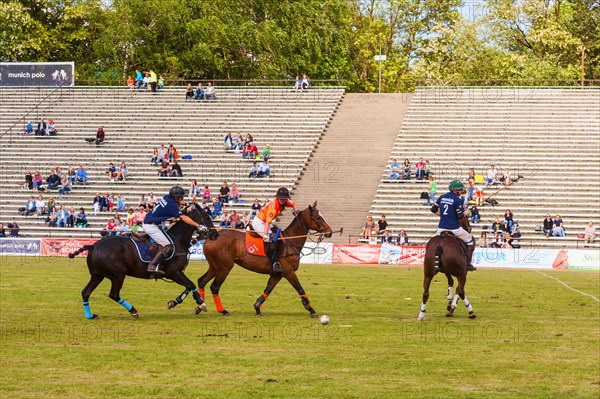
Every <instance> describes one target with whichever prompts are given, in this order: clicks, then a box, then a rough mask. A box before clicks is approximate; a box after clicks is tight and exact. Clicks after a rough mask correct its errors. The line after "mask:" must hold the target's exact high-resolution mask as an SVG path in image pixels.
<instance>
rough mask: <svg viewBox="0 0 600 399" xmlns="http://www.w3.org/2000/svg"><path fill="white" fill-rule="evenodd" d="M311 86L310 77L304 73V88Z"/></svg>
mask: <svg viewBox="0 0 600 399" xmlns="http://www.w3.org/2000/svg"><path fill="white" fill-rule="evenodd" d="M309 87H310V79H308V76H306V75H302V90H306V89H308V88H309Z"/></svg>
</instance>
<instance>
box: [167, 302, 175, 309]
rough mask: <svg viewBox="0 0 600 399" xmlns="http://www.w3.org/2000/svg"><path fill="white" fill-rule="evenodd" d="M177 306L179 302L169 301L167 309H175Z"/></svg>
mask: <svg viewBox="0 0 600 399" xmlns="http://www.w3.org/2000/svg"><path fill="white" fill-rule="evenodd" d="M175 306H177V302H175V301H169V302H167V309H173V308H174V307H175Z"/></svg>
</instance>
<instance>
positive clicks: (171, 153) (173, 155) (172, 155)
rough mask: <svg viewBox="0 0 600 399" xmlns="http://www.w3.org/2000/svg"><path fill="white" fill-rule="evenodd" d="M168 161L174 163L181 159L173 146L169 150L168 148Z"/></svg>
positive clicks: (170, 145)
mask: <svg viewBox="0 0 600 399" xmlns="http://www.w3.org/2000/svg"><path fill="white" fill-rule="evenodd" d="M167 159H168V160H169V162H173V161H176V160H178V159H179V153H178V152H177V149H176V148H175V146H174V145H173V144H169V148H167Z"/></svg>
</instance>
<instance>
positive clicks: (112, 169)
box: [106, 162, 118, 181]
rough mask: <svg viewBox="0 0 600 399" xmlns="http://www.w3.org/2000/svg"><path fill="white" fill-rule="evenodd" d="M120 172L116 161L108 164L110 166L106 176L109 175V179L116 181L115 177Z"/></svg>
mask: <svg viewBox="0 0 600 399" xmlns="http://www.w3.org/2000/svg"><path fill="white" fill-rule="evenodd" d="M117 175H118V172H117V168H116V166H115V164H114V163H112V162H111V163H109V164H108V168H106V176H107V177H108V180H109V181H115V179H116V178H117Z"/></svg>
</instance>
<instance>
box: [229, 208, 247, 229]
mask: <svg viewBox="0 0 600 399" xmlns="http://www.w3.org/2000/svg"><path fill="white" fill-rule="evenodd" d="M228 223H229V227H231V228H233V229H243V228H244V223H243V222H242V219H241V218H240V215H238V214H237V212H236V211H231V212H230V213H229V220H228Z"/></svg>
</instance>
